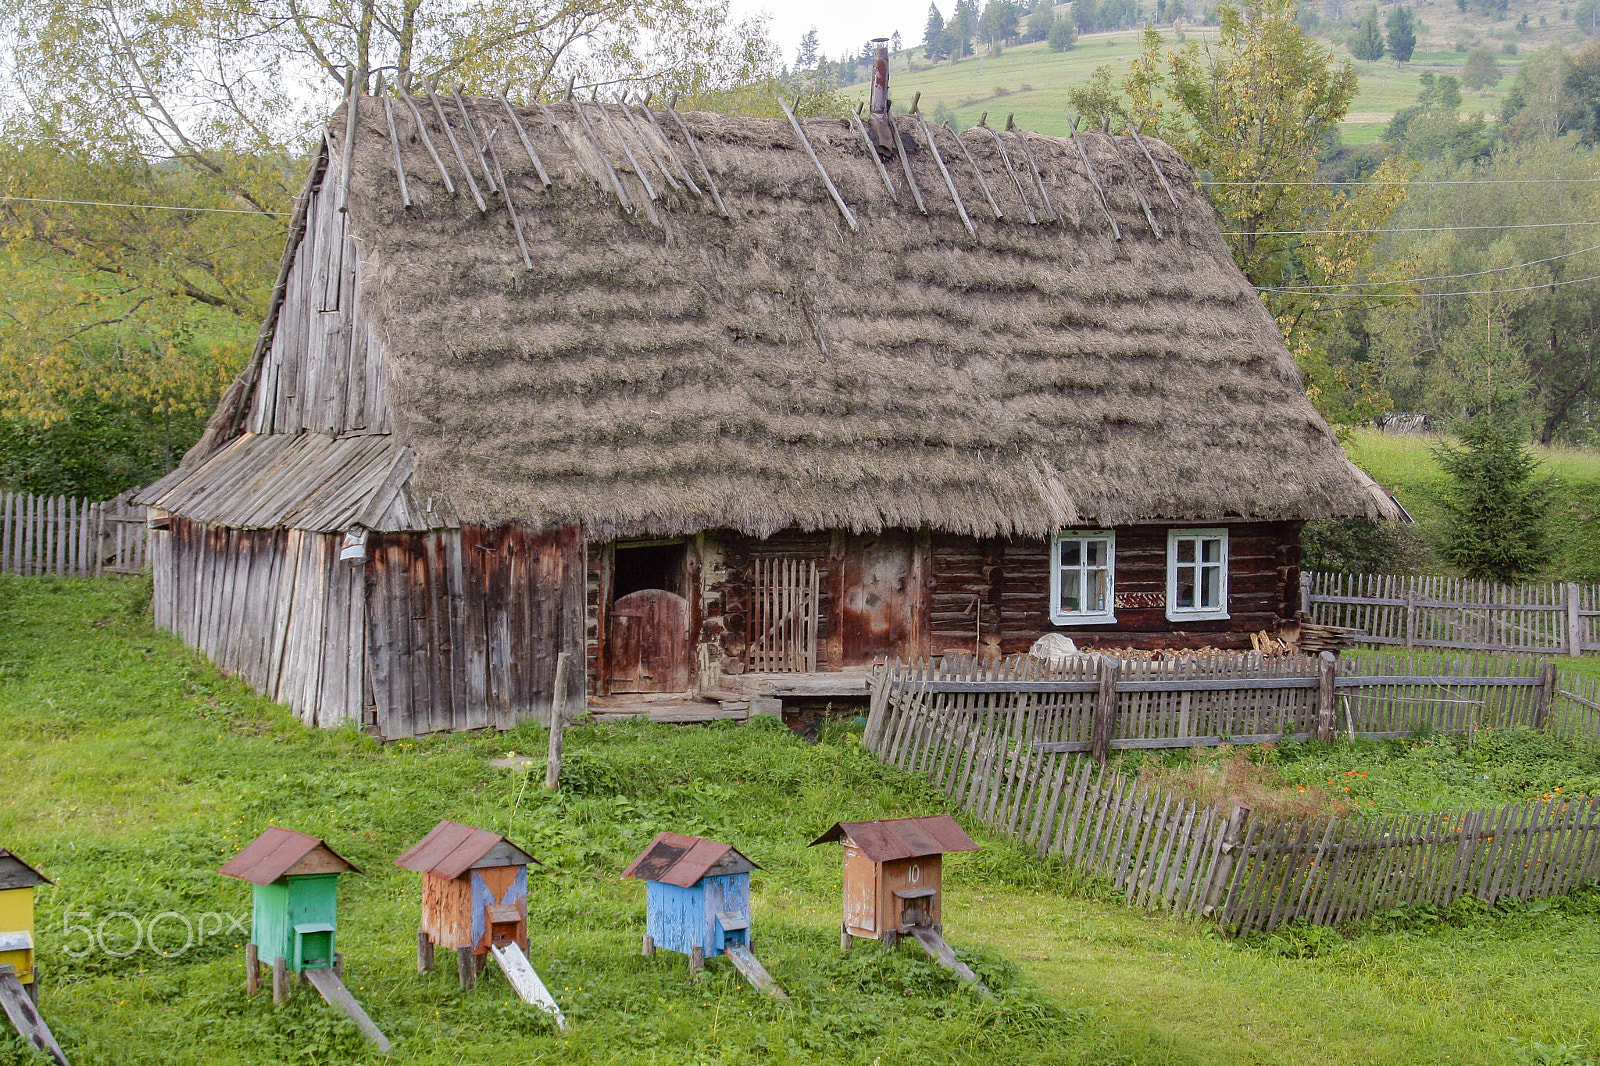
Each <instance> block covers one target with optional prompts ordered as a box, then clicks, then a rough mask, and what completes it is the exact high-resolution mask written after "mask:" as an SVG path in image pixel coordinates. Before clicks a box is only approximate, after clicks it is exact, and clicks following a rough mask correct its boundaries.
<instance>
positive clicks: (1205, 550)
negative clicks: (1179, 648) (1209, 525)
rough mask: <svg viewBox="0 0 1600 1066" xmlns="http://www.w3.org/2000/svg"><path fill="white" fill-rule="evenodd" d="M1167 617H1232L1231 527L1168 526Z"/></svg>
mask: <svg viewBox="0 0 1600 1066" xmlns="http://www.w3.org/2000/svg"><path fill="white" fill-rule="evenodd" d="M1167 617H1168V618H1169V619H1171V620H1172V621H1174V622H1179V621H1185V620H1195V619H1206V618H1226V617H1228V531H1227V530H1226V529H1169V530H1167Z"/></svg>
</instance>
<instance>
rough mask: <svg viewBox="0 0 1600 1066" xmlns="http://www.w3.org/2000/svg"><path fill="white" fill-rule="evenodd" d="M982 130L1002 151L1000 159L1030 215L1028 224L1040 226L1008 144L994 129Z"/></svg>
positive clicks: (1025, 209)
mask: <svg viewBox="0 0 1600 1066" xmlns="http://www.w3.org/2000/svg"><path fill="white" fill-rule="evenodd" d="M980 128H981V129H983V130H985V131H986V132H987V133H988V134H989V136H991V137H993V138H994V143H995V146H996V147H998V148H999V149H1000V159H1001V160H1002V161H1003V162H1004V163H1005V165H1006V174H1008V175H1009V176H1010V178H1011V184H1012V185H1014V186H1016V189H1017V195H1018V196H1020V197H1022V209H1023V210H1024V211H1026V212H1027V213H1028V224H1029V225H1033V226H1037V225H1038V224H1039V216H1038V215H1036V214H1034V213H1033V205H1032V204H1030V203H1029V202H1028V194H1027V192H1025V191H1024V190H1023V188H1022V179H1021V178H1020V177H1018V176H1017V168H1016V167H1014V166H1012V165H1011V153H1010V152H1008V151H1006V142H1005V141H1003V140H1001V139H1000V134H998V133H996V132H995V131H994V129H993V128H992V127H989V126H981V127H980Z"/></svg>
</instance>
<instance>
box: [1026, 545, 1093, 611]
mask: <svg viewBox="0 0 1600 1066" xmlns="http://www.w3.org/2000/svg"><path fill="white" fill-rule="evenodd" d="M1035 558H1037V556H1035ZM1082 580H1083V575H1082V574H1081V573H1080V572H1079V571H1077V570H1063V571H1062V572H1061V609H1062V610H1063V611H1076V610H1080V608H1079V606H1078V605H1079V603H1081V602H1082V596H1081V595H1080V594H1079V589H1080V588H1081V587H1082V585H1081V584H1080V582H1081V581H1082Z"/></svg>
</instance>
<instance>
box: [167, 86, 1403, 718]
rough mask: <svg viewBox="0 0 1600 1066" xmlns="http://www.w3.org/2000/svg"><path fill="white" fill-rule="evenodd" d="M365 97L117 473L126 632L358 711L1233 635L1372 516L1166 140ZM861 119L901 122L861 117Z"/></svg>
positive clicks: (1259, 625) (1276, 613)
mask: <svg viewBox="0 0 1600 1066" xmlns="http://www.w3.org/2000/svg"><path fill="white" fill-rule="evenodd" d="M868 118H869V119H870V124H869V123H868V122H863V121H861V120H860V119H858V118H857V117H855V116H846V117H844V118H839V117H830V118H807V119H804V120H791V119H789V118H787V117H786V118H779V119H752V118H733V117H728V116H723V115H715V114H706V113H690V114H680V113H678V112H676V111H672V110H659V109H648V108H644V107H639V106H623V105H620V104H615V103H605V104H602V103H592V102H561V103H550V104H533V105H531V106H530V105H522V104H512V103H508V102H507V101H506V100H504V99H503V98H464V99H461V98H457V97H456V96H455V95H454V94H448V95H438V96H435V95H431V94H425V95H423V96H418V97H409V96H404V95H400V96H393V95H386V96H381V97H369V96H360V97H357V98H356V99H355V100H354V101H353V102H350V103H347V104H346V105H345V106H344V108H343V109H342V110H341V111H340V112H339V113H337V114H336V115H334V116H333V118H332V119H331V121H330V122H329V125H328V128H327V136H326V138H325V142H324V146H323V149H322V151H321V152H320V153H319V154H318V156H317V158H316V160H315V162H314V164H313V165H312V167H311V171H310V174H309V178H308V181H307V185H306V189H305V192H304V194H303V195H302V196H301V197H300V199H299V201H298V202H297V206H296V210H295V215H294V219H293V224H292V226H291V227H290V238H289V242H288V249H287V251H286V253H285V256H284V260H283V268H282V273H281V275H280V277H279V281H278V286H277V289H276V292H275V294H274V297H273V300H272V303H271V311H270V314H269V316H268V318H267V321H266V323H265V326H264V328H263V330H262V333H261V338H260V341H259V343H258V345H257V347H256V350H255V352H254V354H253V356H252V357H251V359H250V360H249V363H248V365H247V366H246V367H245V369H244V371H243V372H242V373H241V374H240V375H239V377H238V379H237V380H236V381H235V382H234V384H233V385H232V386H231V387H230V388H229V389H228V390H227V392H226V394H225V396H224V397H223V399H222V402H221V404H220V406H219V407H218V409H217V411H216V413H215V416H214V417H213V419H212V421H211V423H210V426H209V428H208V429H207V431H206V433H205V436H204V437H203V439H202V440H201V441H200V443H199V444H197V445H196V446H195V447H194V449H193V450H192V451H191V452H190V453H189V454H188V455H187V456H186V457H185V459H184V461H183V463H182V465H181V466H180V467H179V468H178V469H177V470H175V471H173V473H171V474H170V475H169V476H167V477H166V478H164V479H162V480H161V481H160V482H158V483H157V484H155V485H153V486H151V487H150V488H148V489H147V490H145V492H144V493H143V495H142V497H141V498H140V499H141V502H143V503H146V504H148V505H149V506H150V508H151V510H150V514H151V522H152V529H153V530H154V531H155V532H154V537H153V541H152V545H153V547H152V551H153V558H154V571H155V581H156V611H157V619H158V621H159V624H161V625H162V626H164V627H166V628H168V629H171V630H173V631H174V632H177V633H179V634H181V635H182V636H183V638H184V639H185V640H186V641H188V642H189V643H190V644H191V645H193V646H195V647H197V648H200V649H202V650H203V651H205V652H206V653H207V654H209V655H210V656H211V657H212V658H214V659H215V660H216V661H217V663H218V664H219V665H220V666H221V667H222V668H223V669H225V670H228V671H230V672H232V673H235V674H237V675H239V676H241V677H243V678H245V679H246V680H247V681H249V682H250V683H251V684H252V685H254V686H255V687H256V688H257V689H259V690H260V691H262V692H264V693H266V694H268V695H270V696H272V697H274V698H276V699H278V700H281V701H283V702H286V703H288V704H290V705H291V706H293V707H294V708H295V709H296V710H297V711H298V712H299V713H300V715H301V716H302V717H303V718H304V719H305V720H306V721H308V722H315V723H319V724H335V723H340V722H346V721H350V722H357V723H363V724H366V725H369V726H371V727H373V728H375V729H376V731H377V732H378V733H380V734H381V735H383V736H385V737H398V736H405V735H410V734H417V733H425V732H428V731H432V730H447V729H463V728H472V727H480V726H506V725H510V724H511V723H513V722H515V721H517V720H519V719H522V718H526V717H530V716H543V715H546V714H548V711H549V705H550V702H551V700H552V698H553V696H552V693H553V679H554V675H555V666H556V661H557V657H558V655H559V654H560V653H561V652H563V651H564V652H566V653H567V654H568V655H569V657H570V661H572V662H586V663H587V670H586V671H574V672H575V673H576V674H579V675H585V674H586V679H587V684H586V685H583V684H573V685H570V686H568V692H569V700H570V707H569V711H576V710H579V709H581V707H582V706H583V700H584V698H585V696H586V695H597V694H598V695H606V694H616V693H630V692H657V691H668V692H670V691H683V690H691V689H700V690H703V691H728V690H734V689H737V688H738V686H739V685H740V684H742V683H743V681H742V680H741V679H747V678H748V677H750V676H753V675H771V674H775V673H777V674H782V673H794V672H806V673H813V672H830V671H831V672H837V671H847V670H850V669H852V668H860V667H863V666H865V665H867V664H870V663H871V662H873V661H874V660H877V659H880V658H884V657H890V656H899V657H902V658H909V657H919V656H925V655H929V654H940V653H947V652H952V651H961V652H968V653H972V652H983V651H984V650H985V649H989V650H991V651H995V650H997V651H1003V652H1007V653H1010V652H1016V651H1022V650H1026V649H1027V648H1028V647H1029V645H1031V644H1032V643H1033V641H1034V640H1035V639H1036V638H1038V637H1039V636H1040V635H1041V634H1043V633H1046V632H1061V633H1064V634H1068V635H1070V636H1072V637H1073V638H1074V639H1075V640H1076V641H1078V643H1079V644H1080V645H1085V646H1090V647H1093V646H1113V647H1126V646H1138V647H1155V646H1198V645H1228V646H1242V645H1247V644H1248V638H1249V634H1250V633H1251V632H1252V631H1257V630H1262V629H1270V628H1272V627H1273V626H1274V625H1275V624H1277V623H1278V622H1279V621H1280V620H1283V619H1286V618H1290V617H1292V616H1293V615H1294V614H1295V612H1296V609H1297V606H1298V587H1299V531H1300V528H1301V525H1302V524H1303V523H1304V522H1305V521H1306V520H1308V519H1314V518H1324V517H1330V516H1340V515H1363V516H1371V517H1380V518H1381V517H1393V516H1394V515H1395V513H1396V512H1395V509H1394V504H1393V502H1392V501H1391V500H1390V499H1389V498H1388V496H1387V494H1386V493H1384V492H1383V491H1382V490H1381V489H1380V488H1379V487H1378V486H1376V485H1374V484H1373V483H1372V481H1371V480H1370V479H1368V478H1367V477H1366V476H1365V475H1363V474H1362V473H1361V471H1359V470H1358V469H1357V468H1356V467H1354V466H1353V465H1352V464H1351V463H1350V462H1349V461H1347V460H1346V458H1345V457H1344V455H1343V453H1342V452H1341V451H1340V449H1339V446H1338V444H1337V442H1336V441H1335V439H1334V437H1333V436H1332V434H1331V433H1330V432H1329V430H1328V427H1327V426H1326V425H1325V424H1324V423H1323V422H1322V420H1321V419H1320V418H1319V417H1318V415H1317V414H1316V412H1315V411H1314V410H1313V409H1312V407H1311V405H1310V404H1309V403H1308V402H1307V400H1306V397H1305V395H1304V393H1303V391H1302V384H1301V377H1300V374H1299V373H1298V371H1297V369H1296V367H1295V365H1294V362H1293V360H1292V358H1291V357H1290V354H1289V352H1288V351H1287V350H1286V349H1285V347H1284V345H1283V342H1282V339H1281V338H1280V336H1279V333H1278V331H1277V329H1276V327H1275V325H1274V323H1273V321H1272V319H1271V317H1270V316H1269V315H1268V313H1267V312H1266V310H1265V309H1264V308H1263V306H1262V304H1261V301H1260V300H1259V298H1258V297H1257V295H1256V294H1255V292H1254V291H1253V290H1252V289H1251V286H1250V285H1249V283H1248V282H1247V281H1246V279H1245V278H1244V276H1243V275H1242V274H1240V272H1239V271H1238V269H1237V268H1236V267H1235V265H1234V262H1233V259H1232V257H1231V255H1230V254H1229V250H1228V247H1227V245H1226V244H1225V243H1224V241H1223V238H1222V236H1221V234H1220V233H1219V230H1218V227H1217V224H1216V221H1215V219H1214V217H1213V215H1212V212H1211V210H1210V209H1209V207H1208V206H1207V205H1206V203H1205V201H1204V200H1203V199H1202V197H1201V195H1200V193H1199V192H1198V191H1197V190H1196V189H1195V187H1194V185H1193V184H1192V182H1191V179H1190V174H1189V170H1188V167H1187V166H1186V165H1185V163H1184V161H1183V160H1182V159H1181V158H1179V157H1178V156H1177V155H1176V154H1175V153H1174V152H1173V151H1172V150H1171V149H1170V148H1168V147H1167V146H1165V145H1163V144H1161V143H1160V142H1158V141H1155V140H1151V139H1149V138H1141V137H1139V136H1138V135H1136V134H1132V133H1129V134H1127V135H1121V134H1116V135H1113V134H1106V133H1100V132H1093V133H1086V134H1080V135H1078V136H1076V137H1074V138H1067V139H1063V138H1055V137H1045V136H1040V135H1036V134H1032V133H1024V132H1017V131H1014V130H1005V131H1001V130H997V129H992V128H988V127H980V128H974V129H970V130H967V131H965V132H963V133H961V134H959V135H957V134H955V133H952V132H951V131H949V130H948V129H945V128H942V127H936V126H933V125H930V124H927V123H925V122H924V121H923V120H922V119H921V118H920V117H918V116H916V115H912V114H899V115H895V116H893V117H891V116H890V115H889V114H888V112H887V110H886V105H884V106H881V107H880V108H879V109H878V111H877V113H875V114H872V115H869V116H868ZM886 131H892V132H886Z"/></svg>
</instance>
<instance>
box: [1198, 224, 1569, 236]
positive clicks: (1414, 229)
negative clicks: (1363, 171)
mask: <svg viewBox="0 0 1600 1066" xmlns="http://www.w3.org/2000/svg"><path fill="white" fill-rule="evenodd" d="M1562 226H1600V221H1596V222H1518V223H1514V224H1511V225H1506V226H1401V227H1394V228H1391V229H1273V230H1258V231H1256V232H1255V233H1254V234H1251V233H1249V232H1247V231H1246V230H1223V231H1222V235H1223V236H1224V237H1249V236H1256V237H1302V236H1310V235H1312V234H1340V233H1342V234H1348V235H1350V236H1357V235H1360V234H1368V233H1460V232H1464V231H1468V230H1507V229H1557V228H1560V227H1562Z"/></svg>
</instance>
